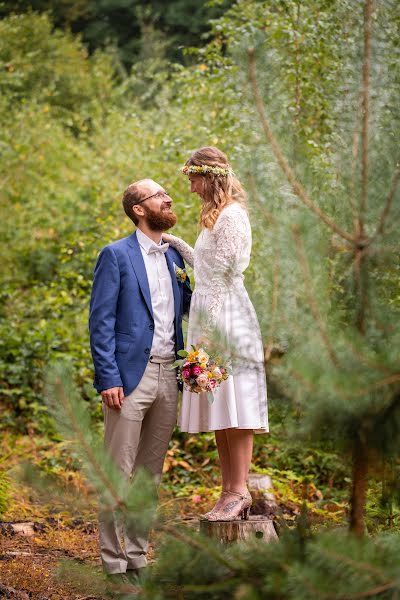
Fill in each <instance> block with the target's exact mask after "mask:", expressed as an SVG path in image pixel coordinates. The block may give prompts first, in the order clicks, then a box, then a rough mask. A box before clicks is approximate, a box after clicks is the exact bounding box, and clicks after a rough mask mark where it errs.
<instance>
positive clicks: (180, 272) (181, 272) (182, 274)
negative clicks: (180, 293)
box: [174, 263, 187, 283]
mask: <svg viewBox="0 0 400 600" xmlns="http://www.w3.org/2000/svg"><path fill="white" fill-rule="evenodd" d="M174 270H175V276H176V280H177V281H178V283H185V281H186V277H187V274H186V270H185V269H181V267H178V265H176V264H175V263H174Z"/></svg>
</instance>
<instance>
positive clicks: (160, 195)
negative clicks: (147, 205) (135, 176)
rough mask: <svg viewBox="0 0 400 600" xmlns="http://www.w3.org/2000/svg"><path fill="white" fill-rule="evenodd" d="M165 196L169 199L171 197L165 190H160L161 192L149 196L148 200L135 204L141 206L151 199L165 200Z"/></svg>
mask: <svg viewBox="0 0 400 600" xmlns="http://www.w3.org/2000/svg"><path fill="white" fill-rule="evenodd" d="M164 196H166V197H167V198H170V197H171V196H170V195H169V194H168V192H166V191H164V190H160V191H159V192H156V193H155V194H152V195H151V196H147V198H143V199H142V200H139V202H135V204H141V203H142V202H144V201H145V200H149V199H150V198H164Z"/></svg>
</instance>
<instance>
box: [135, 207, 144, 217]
mask: <svg viewBox="0 0 400 600" xmlns="http://www.w3.org/2000/svg"><path fill="white" fill-rule="evenodd" d="M132 212H134V213H135V215H137V216H138V217H143V216H144V210H143V207H142V206H140V205H139V204H134V205H133V206H132Z"/></svg>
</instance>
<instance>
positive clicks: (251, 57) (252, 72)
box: [247, 48, 355, 243]
mask: <svg viewBox="0 0 400 600" xmlns="http://www.w3.org/2000/svg"><path fill="white" fill-rule="evenodd" d="M247 55H248V66H249V79H250V83H251V87H252V90H253V95H254V99H255V104H256V109H257V112H258V115H259V117H260V121H261V125H262V128H263V130H264V133H265V136H266V138H267V139H268V141H269V142H270V144H271V147H272V151H273V153H274V156H275V158H276V160H277V162H278V164H279V166H280V168H281V170H282V171H283V173H284V174H285V175H286V178H287V179H288V181H289V183H290V185H291V186H292V189H293V191H294V193H295V194H296V196H297V197H298V198H299V199H300V200H301V201H302V202H303V204H305V205H306V206H307V207H308V208H309V209H310V210H311V211H312V212H313V213H314V214H315V215H317V217H319V219H321V221H323V222H324V223H325V224H326V225H328V227H330V228H331V229H332V230H333V231H335V233H337V234H338V235H339V236H341V237H342V238H343V239H345V240H348V241H349V242H352V243H354V241H355V238H354V236H353V235H351V234H350V233H348V232H347V231H345V230H344V229H342V228H341V227H339V225H337V224H336V223H335V221H333V219H331V218H330V217H329V216H328V215H326V214H325V213H324V212H323V211H322V210H321V209H320V208H319V206H318V205H317V204H315V202H314V201H313V200H312V199H311V198H310V197H309V195H308V193H307V192H306V190H305V189H304V187H303V186H302V184H301V183H300V182H299V181H298V179H297V178H296V176H295V174H294V172H293V169H292V168H291V167H290V165H289V164H288V162H287V160H286V158H285V156H284V155H283V153H282V150H281V148H280V146H279V144H278V141H277V139H276V138H275V136H274V134H273V133H272V130H271V127H270V124H269V121H268V119H267V116H266V113H265V108H264V103H263V100H262V98H261V94H260V90H259V87H258V83H257V75H256V60H255V53H254V48H249V49H248V50H247Z"/></svg>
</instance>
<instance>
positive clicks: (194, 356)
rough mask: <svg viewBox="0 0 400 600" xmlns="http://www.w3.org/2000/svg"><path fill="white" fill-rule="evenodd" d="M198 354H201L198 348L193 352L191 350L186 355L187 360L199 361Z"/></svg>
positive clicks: (191, 361)
mask: <svg viewBox="0 0 400 600" xmlns="http://www.w3.org/2000/svg"><path fill="white" fill-rule="evenodd" d="M198 354H199V351H198V350H193V351H192V352H189V354H188V355H187V357H186V360H187V361H189V362H190V363H194V362H197V356H198Z"/></svg>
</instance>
